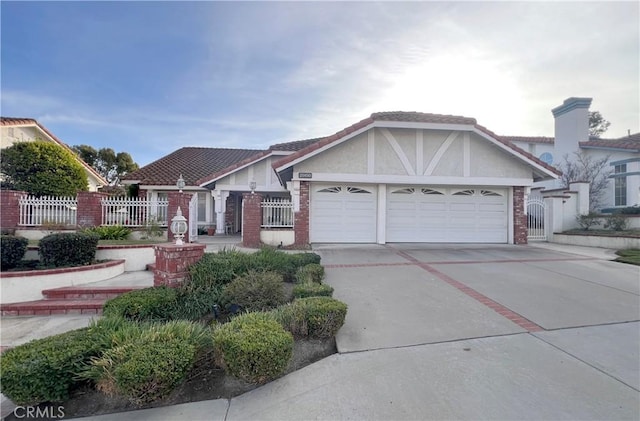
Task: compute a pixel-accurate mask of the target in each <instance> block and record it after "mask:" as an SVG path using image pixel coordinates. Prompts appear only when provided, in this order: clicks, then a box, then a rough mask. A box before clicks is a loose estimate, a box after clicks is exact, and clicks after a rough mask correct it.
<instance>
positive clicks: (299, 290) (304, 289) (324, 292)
mask: <svg viewBox="0 0 640 421" xmlns="http://www.w3.org/2000/svg"><path fill="white" fill-rule="evenodd" d="M332 295H333V288H332V287H330V286H329V285H325V284H317V283H315V282H305V283H303V284H296V285H295V286H294V287H293V297H294V298H307V297H331V296H332Z"/></svg>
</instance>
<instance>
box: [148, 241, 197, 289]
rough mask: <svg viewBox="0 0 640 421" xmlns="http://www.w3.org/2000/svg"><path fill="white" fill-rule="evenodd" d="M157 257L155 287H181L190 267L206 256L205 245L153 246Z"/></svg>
mask: <svg viewBox="0 0 640 421" xmlns="http://www.w3.org/2000/svg"><path fill="white" fill-rule="evenodd" d="M153 248H154V250H155V255H156V263H155V269H154V271H153V285H154V286H160V285H167V286H170V287H175V286H178V285H180V283H182V281H184V279H185V277H186V276H187V273H188V270H189V266H191V265H192V264H194V263H196V262H197V261H198V260H200V259H201V258H202V256H203V255H204V249H205V248H206V245H205V244H183V245H181V246H177V245H175V244H158V245H155V246H153Z"/></svg>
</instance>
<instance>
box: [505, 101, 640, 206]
mask: <svg viewBox="0 0 640 421" xmlns="http://www.w3.org/2000/svg"><path fill="white" fill-rule="evenodd" d="M591 101H592V99H591V98H573V97H572V98H568V99H566V100H565V101H564V102H563V103H562V104H561V105H560V106H558V107H556V108H554V109H553V110H552V113H553V116H554V119H555V137H521V136H503V138H504V139H506V140H509V141H510V142H512V143H513V144H515V145H517V146H519V147H520V148H522V149H524V150H526V151H528V152H529V153H531V154H532V155H534V156H536V157H538V158H539V159H540V160H542V161H544V162H546V163H548V164H551V165H554V166H559V165H560V164H562V163H563V162H564V157H565V156H568V157H569V158H571V157H573V156H574V153H575V152H578V153H583V154H585V155H586V156H587V157H590V158H591V159H593V160H599V159H602V158H605V159H606V160H607V167H608V168H607V171H608V172H611V175H610V177H609V178H610V181H609V184H608V186H607V188H606V190H605V191H604V192H603V193H602V196H601V197H600V202H601V206H600V209H599V210H601V211H603V212H611V211H613V210H615V209H616V208H622V207H626V206H633V205H637V204H640V133H636V134H629V135H628V136H625V137H622V138H618V139H608V138H599V137H593V136H589V107H590V105H591ZM536 187H537V188H543V189H554V188H560V187H563V186H561V185H560V184H559V180H554V181H547V182H543V183H536V184H535V185H534V188H536Z"/></svg>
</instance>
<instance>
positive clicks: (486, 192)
mask: <svg viewBox="0 0 640 421" xmlns="http://www.w3.org/2000/svg"><path fill="white" fill-rule="evenodd" d="M480 196H502V195H501V194H500V193H497V192H494V191H491V190H480Z"/></svg>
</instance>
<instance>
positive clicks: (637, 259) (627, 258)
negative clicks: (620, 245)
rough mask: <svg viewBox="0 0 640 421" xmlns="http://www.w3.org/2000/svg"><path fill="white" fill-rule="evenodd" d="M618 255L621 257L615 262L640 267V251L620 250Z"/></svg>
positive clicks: (617, 252)
mask: <svg viewBox="0 0 640 421" xmlns="http://www.w3.org/2000/svg"><path fill="white" fill-rule="evenodd" d="M616 254H617V255H618V256H620V257H618V258H617V259H615V260H614V261H615V262H621V263H629V264H631V265H636V266H640V249H629V250H618V251H616Z"/></svg>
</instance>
